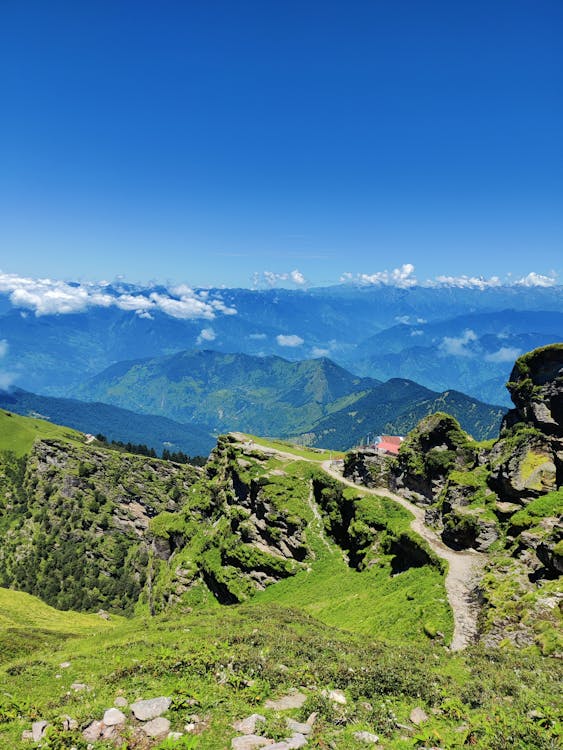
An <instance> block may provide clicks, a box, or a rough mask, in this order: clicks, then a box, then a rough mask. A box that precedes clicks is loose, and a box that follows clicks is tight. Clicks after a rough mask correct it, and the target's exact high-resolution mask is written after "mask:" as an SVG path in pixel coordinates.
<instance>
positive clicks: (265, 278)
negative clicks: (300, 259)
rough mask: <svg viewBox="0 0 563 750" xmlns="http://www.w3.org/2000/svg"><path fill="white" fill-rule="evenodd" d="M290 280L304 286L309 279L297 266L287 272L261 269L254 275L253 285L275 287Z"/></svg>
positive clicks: (255, 287) (256, 286) (297, 285)
mask: <svg viewBox="0 0 563 750" xmlns="http://www.w3.org/2000/svg"><path fill="white" fill-rule="evenodd" d="M284 281H289V282H291V283H292V284H294V285H295V286H296V287H304V286H306V284H307V279H306V278H305V276H304V275H303V274H302V273H301V271H299V269H297V268H295V269H294V270H293V271H288V272H287V273H274V272H273V271H260V272H256V273H254V274H253V275H252V287H253V288H254V289H258V288H260V287H269V288H270V289H273V288H274V287H276V286H278V284H280V283H282V282H284Z"/></svg>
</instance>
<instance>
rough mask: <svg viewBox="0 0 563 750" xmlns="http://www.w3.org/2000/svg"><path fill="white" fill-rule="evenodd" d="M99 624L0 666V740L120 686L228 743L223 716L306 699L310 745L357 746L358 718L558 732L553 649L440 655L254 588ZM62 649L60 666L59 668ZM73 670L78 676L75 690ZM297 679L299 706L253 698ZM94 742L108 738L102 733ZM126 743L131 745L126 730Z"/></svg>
mask: <svg viewBox="0 0 563 750" xmlns="http://www.w3.org/2000/svg"><path fill="white" fill-rule="evenodd" d="M28 604H30V605H31V606H32V610H33V611H35V609H36V608H35V607H34V606H33V605H32V603H30V602H28ZM16 606H17V607H19V606H20V605H19V604H17V605H16ZM41 607H42V605H39V608H41ZM59 614H60V613H59ZM10 616H11V615H10ZM64 616H65V618H67V619H66V624H62V625H61V621H60V619H59V616H58V615H56V614H54V613H52V619H51V620H49V617H47V620H46V621H44V622H43V624H44V625H47V626H48V627H51V628H52V629H54V630H56V628H57V627H61V628H62V631H63V635H66V634H68V632H69V631H73V630H77V629H78V625H75V624H74V619H75V618H77V619H78V620H80V621H82V619H83V618H82V617H81V616H77V615H76V614H75V613H65V615H64ZM14 617H15V619H17V616H14ZM105 625H106V629H105V631H103V632H102V631H101V630H100V631H98V632H94V631H92V632H87V631H85V632H84V633H83V634H82V635H79V636H78V637H75V638H73V639H72V640H68V639H66V640H64V639H61V641H60V642H58V643H54V644H50V646H49V648H48V650H42V649H41V648H36V647H35V645H34V644H31V646H30V649H29V651H28V653H27V654H25V655H22V656H21V657H20V658H17V659H14V660H12V661H11V662H10V663H8V664H5V665H4V666H3V667H0V746H1V747H5V748H10V749H11V750H20V749H22V750H23V748H24V747H29V743H25V742H23V741H22V740H21V733H22V731H23V730H24V729H29V728H30V727H31V722H32V721H34V720H37V719H40V718H41V719H45V720H48V721H50V722H53V723H55V724H56V722H57V721H58V720H59V717H60V716H61V715H62V714H68V715H70V716H72V717H73V718H74V719H76V720H77V721H78V723H79V726H80V727H84V726H86V725H88V724H89V723H90V722H91V721H92V720H93V719H96V718H101V716H102V715H103V712H104V710H105V709H106V708H108V707H110V706H111V705H112V704H113V702H114V700H115V698H116V697H117V696H118V695H122V696H124V697H125V698H126V699H127V700H128V701H129V702H132V701H133V700H135V699H138V698H148V697H154V696H158V695H169V696H171V697H172V699H173V703H172V707H171V709H170V711H169V712H168V714H167V716H168V718H169V719H170V721H171V725H172V729H173V730H180V731H182V730H183V727H184V725H185V723H186V721H187V720H188V719H189V716H190V715H191V714H193V713H197V714H198V715H199V716H201V717H202V718H204V719H205V720H206V724H207V728H206V729H205V730H204V731H203V732H202V734H201V735H199V736H198V738H197V739H196V740H194V744H193V745H190V747H193V748H196V749H197V750H217V749H218V748H226V747H229V746H230V743H231V738H232V737H234V736H235V734H236V733H235V731H234V730H233V729H232V727H231V724H232V722H233V720H235V719H240V718H243V717H245V716H248V715H249V714H251V713H254V712H258V713H264V715H265V716H266V717H267V720H268V722H267V726H268V727H271V728H275V729H277V730H278V731H279V729H280V727H283V723H284V720H285V717H286V716H288V715H289V716H293V717H294V718H296V719H300V720H303V719H305V718H306V717H307V716H308V714H309V713H310V712H311V711H312V710H316V711H318V719H317V723H316V725H315V730H314V732H313V736H312V737H311V738H310V746H311V747H312V748H315V747H317V748H323V747H331V746H332V747H337V748H339V749H342V750H360V748H361V747H365V746H362V745H361V744H359V743H358V742H357V741H356V740H355V739H354V738H353V733H354V732H355V731H358V730H367V731H372V732H375V733H376V734H379V735H380V737H381V745H382V746H383V747H385V748H387V750H406V749H407V748H415V747H420V746H421V745H423V740H424V738H426V739H427V740H429V741H432V742H433V743H434V744H435V743H436V742H437V741H440V747H444V748H456V747H463V746H465V745H466V744H467V745H470V746H471V747H475V748H476V749H477V750H506V748H508V747H510V748H513V747H514V748H516V750H534V749H536V750H548V749H549V748H554V747H556V746H557V742H558V739H557V737H558V735H559V738H560V725H558V724H557V717H556V712H557V707H558V706H559V705H560V700H561V680H560V678H561V668H560V664H559V662H557V661H556V660H546V659H540V658H539V657H534V656H532V655H528V654H524V653H512V652H507V653H502V652H496V653H494V654H491V653H485V652H483V651H481V650H480V649H474V650H472V651H470V652H468V653H467V654H465V655H451V654H448V653H447V652H445V651H444V650H443V648H441V647H438V646H437V645H435V644H434V643H433V642H431V641H427V640H425V641H422V642H421V643H420V644H418V645H413V646H408V645H401V644H398V643H393V644H391V645H387V644H385V643H384V642H382V641H381V640H379V639H378V638H372V637H366V636H365V635H354V634H350V633H346V632H343V631H341V630H338V629H335V628H330V627H327V626H326V625H323V624H321V623H319V622H318V620H316V619H314V618H311V617H309V616H307V615H306V614H303V613H301V612H299V611H296V610H294V609H288V608H285V607H280V606H278V605H274V604H266V603H264V602H261V603H259V602H257V601H255V602H253V603H252V604H248V605H242V606H236V607H229V608H223V609H220V610H218V611H217V610H214V611H212V612H205V611H203V610H199V611H197V612H193V613H191V614H184V615H182V614H180V613H178V612H175V613H173V614H170V615H165V616H159V617H155V618H144V617H137V618H134V619H132V620H129V621H125V620H124V621H116V622H115V623H114V624H113V625H112V624H111V623H109V624H107V623H106V624H105ZM64 661H68V662H70V666H69V667H68V668H66V669H61V667H60V664H61V663H62V662H64ZM56 675H60V677H56ZM73 682H82V683H85V684H86V685H87V686H88V688H89V689H87V690H84V691H81V692H75V691H74V690H72V689H71V688H70V685H71V684H72V683H73ZM301 686H303V687H301ZM296 687H297V688H300V689H301V690H303V691H304V692H305V694H306V696H307V702H306V704H305V706H304V707H303V709H302V710H293V711H290V712H275V711H272V710H268V709H266V708H265V707H264V701H265V699H266V698H268V697H276V696H279V695H283V694H285V693H286V692H287V691H288V690H289V689H291V688H296ZM330 688H339V689H341V690H343V691H344V692H345V694H346V696H347V704H346V706H341V707H338V706H333V705H331V703H330V701H327V700H326V699H325V698H323V696H322V691H323V690H326V689H330ZM188 701H195V705H193V706H192V705H189V702H188ZM415 706H420V707H423V708H424V709H425V711H426V712H427V714H428V716H429V719H428V722H427V723H426V724H425V725H424V726H423V727H420V728H419V729H415V728H413V730H412V731H409V730H405V729H403V728H400V727H397V723H399V724H408V723H409V718H408V717H409V713H410V711H411V710H412V709H413V708H414V707H415ZM531 711H539V712H540V714H541V717H542V718H541V721H539V720H537V719H531V718H528V714H529V713H530V712H531ZM125 713H126V714H128V711H127V710H125ZM461 725H463V727H462V726H461ZM282 734H283V732H282ZM509 738H510V739H509ZM79 741H80V738H79V736H76V737H75V738H73V739H72V740H71V741H69V742H68V743H67V744H65V745H60V744H59V745H55V744H49V745H44V747H46V748H48V749H49V750H52V749H53V748H65V749H66V748H69V747H71V746H72V744H71V743H74V746H76V747H78V748H80V750H82V748H83V747H84V745H81V744H79ZM507 743H508V744H507ZM157 746H158V745H157V743H154V745H153V747H157ZM94 747H95V750H102V748H103V747H107V746H105V745H104V744H103V743H101V742H99V743H96V744H95V746H94ZM127 747H128V748H130V750H134V749H135V748H139V747H140V746H139V745H136V744H134V743H133V742H131V743H130V744H128V745H127ZM143 747H146V745H143ZM162 747H164V744H163V745H162Z"/></svg>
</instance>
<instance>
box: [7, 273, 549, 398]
mask: <svg viewBox="0 0 563 750" xmlns="http://www.w3.org/2000/svg"><path fill="white" fill-rule="evenodd" d="M103 294H104V295H107V296H108V297H109V298H112V299H116V300H117V299H123V300H124V303H123V304H124V307H123V308H119V307H115V306H109V307H101V306H96V305H95V304H94V303H91V304H89V303H87V302H85V303H84V308H83V309H81V310H80V311H78V312H72V313H69V312H64V313H61V312H57V308H56V307H55V308H54V309H52V308H51V307H49V308H48V309H44V308H38V309H37V312H39V313H40V314H39V315H36V314H35V311H34V308H33V307H31V308H30V309H23V308H21V307H20V308H15V307H13V306H12V305H11V303H10V299H11V298H10V296H9V295H7V294H0V310H2V314H1V315H0V338H1V339H4V340H5V341H6V342H7V351H6V353H5V354H4V357H3V360H2V369H3V370H5V371H6V372H7V373H8V375H9V376H10V378H11V382H13V383H14V384H15V385H18V386H19V387H22V388H25V389H26V390H31V391H34V392H41V393H49V394H50V395H58V396H67V395H68V388H69V387H70V386H76V385H77V384H79V383H80V382H82V381H83V380H84V379H85V378H86V377H90V376H92V375H94V374H96V372H100V371H102V370H103V369H105V368H107V367H108V366H110V365H111V364H113V363H115V362H119V361H124V360H130V359H139V358H146V357H157V356H163V355H168V354H172V353H174V352H178V351H182V350H186V349H192V348H195V347H198V348H209V347H212V348H213V349H215V350H217V351H222V352H225V353H226V352H236V353H246V354H251V355H278V356H279V355H282V356H284V357H285V358H287V359H292V360H300V359H306V358H309V357H311V356H319V355H320V356H323V355H324V356H329V357H330V358H331V359H333V360H334V361H336V362H338V363H339V364H341V365H342V366H344V367H347V368H352V369H355V368H356V363H358V365H357V367H358V368H359V371H360V370H361V372H362V374H366V375H372V376H376V377H378V378H380V379H388V378H389V377H394V376H398V377H407V378H409V379H412V380H417V379H418V380H420V379H424V383H425V384H427V385H429V386H430V387H432V388H433V389H435V390H447V389H451V388H454V389H457V390H462V391H464V392H471V393H472V395H475V396H476V397H477V398H479V397H480V394H479V392H478V387H479V385H480V383H482V382H484V381H485V380H488V381H494V380H495V378H498V379H499V381H498V382H500V379H502V378H503V377H505V370H506V368H507V367H508V366H509V363H508V356H507V357H506V361H505V362H499V363H497V364H496V365H495V363H487V369H486V371H485V372H481V371H480V370H479V368H478V367H477V368H474V369H475V374H473V371H472V369H471V368H466V367H465V364H464V362H462V361H461V360H463V359H467V358H466V357H465V358H464V357H463V356H457V357H456V356H451V357H449V358H448V359H447V360H446V364H445V365H444V363H442V367H441V371H440V372H439V373H435V372H434V371H432V370H431V368H430V370H429V372H428V379H425V377H426V376H425V371H424V367H423V368H422V369H421V368H420V367H417V363H416V360H415V358H414V357H413V356H411V354H409V353H408V349H409V344H411V343H416V345H417V346H419V345H420V343H421V342H419V341H416V342H415V341H414V338H413V342H410V341H408V340H407V341H406V342H405V347H406V349H407V351H406V352H405V355H404V357H403V358H401V357H400V356H399V358H398V359H397V360H390V361H388V362H384V363H383V364H382V365H381V367H382V371H381V372H382V375H383V377H380V376H379V375H377V370H376V368H377V367H378V366H380V363H379V362H378V361H377V358H376V360H374V361H373V362H371V363H369V362H367V363H366V357H368V358H369V356H371V355H370V353H369V351H368V350H369V339H370V337H373V336H374V335H377V334H380V333H381V332H382V331H384V330H386V329H394V330H391V332H390V334H389V335H390V336H391V337H392V338H396V333H397V334H400V330H399V329H396V328H395V327H396V326H397V324H400V323H401V321H403V323H406V324H408V325H409V326H412V329H411V330H419V329H420V328H421V327H422V328H424V326H426V325H430V324H433V323H436V324H439V323H440V321H447V320H453V319H456V320H457V323H458V324H459V325H458V326H457V328H456V329H455V330H456V332H455V333H453V332H450V333H446V330H447V327H448V325H449V324H447V323H445V328H444V329H443V333H442V337H444V336H453V335H455V336H457V337H459V336H460V335H462V333H463V330H465V329H467V328H469V329H471V327H472V326H474V327H476V326H477V322H475V317H479V316H480V315H481V314H482V315H484V316H486V315H488V314H491V315H492V318H494V317H495V316H499V315H501V316H502V314H503V313H502V311H505V320H504V322H503V323H502V325H503V327H506V326H508V327H509V328H510V326H511V322H510V317H511V316H513V317H514V320H515V321H516V322H515V323H514V325H516V327H517V333H518V335H519V336H525V335H527V334H530V335H531V334H538V335H539V334H544V336H545V337H548V338H549V337H556V340H557V339H559V340H560V339H561V338H562V337H563V331H562V329H561V325H560V324H559V323H558V324H557V326H556V327H555V329H554V330H546V329H545V328H541V330H538V327H537V323H536V322H534V320H533V319H532V318H533V313H534V311H536V313H537V311H538V310H543V311H545V313H540V314H536V318H535V320H536V321H537V320H538V315H540V316H541V315H545V316H546V317H547V316H548V315H550V314H551V313H559V314H560V315H561V313H562V312H563V288H562V287H547V288H539V287H525V286H505V287H502V286H501V287H491V288H484V289H463V288H459V287H455V286H449V287H448V286H440V287H431V288H429V287H420V286H419V287H412V288H408V289H401V288H396V287H391V286H384V285H380V286H366V287H361V286H360V287H358V286H353V285H350V286H347V285H343V286H340V287H328V288H325V289H309V290H288V289H269V290H249V289H215V290H213V289H211V290H193V292H191V295H192V296H191V297H190V298H189V301H190V302H193V300H194V299H195V300H196V301H197V302H198V304H199V306H200V307H203V310H202V312H200V313H198V311H197V310H198V308H197V306H196V307H195V308H194V309H192V307H190V306H189V305H188V307H187V309H186V310H183V309H180V310H178V309H177V307H178V304H180V305H181V304H182V302H181V300H178V299H176V298H174V297H173V296H171V293H170V292H168V291H167V290H166V288H164V287H154V288H151V289H145V288H141V287H135V286H134V285H124V284H119V285H115V286H113V287H112V286H111V285H109V286H105V287H103ZM151 294H152V295H157V297H158V300H159V306H155V307H154V309H151V312H150V313H147V312H146V311H143V310H144V308H143V304H145V303H146V304H149V303H150V304H152V303H151V300H150V298H151ZM198 295H199V296H198ZM81 299H82V298H81ZM209 299H220V300H221V304H220V305H219V306H216V307H215V308H213V307H210V306H209V304H208V303H207V302H205V300H209ZM139 300H141V302H139ZM143 300H144V302H142V301H143ZM163 300H165V301H166V300H169V301H170V303H171V304H170V305H167V304H165V303H164V302H163ZM174 303H177V304H176V307H175V306H174ZM37 304H40V303H39V302H38V303H37ZM81 304H82V302H81ZM127 305H131V306H134V305H137V306H138V311H137V312H135V310H134V309H127V307H126V306H127ZM206 305H207V307H206ZM164 310H169V311H170V314H167V313H166V312H164ZM224 310H228V311H229V314H225V312H224ZM468 311H470V312H469V313H468ZM511 311H514V312H511ZM527 311H528V312H530V313H531V314H532V315H531V316H530V318H529V323H528V324H526V325H524V324H522V325H520V324H518V321H523V320H525V319H526V316H525V315H524V313H526V312H527ZM175 315H176V317H174V316H175ZM466 315H469V318H468V319H467V321H466V322H464V321H463V317H464V316H466ZM181 316H184V317H181ZM513 327H514V326H513ZM475 332H476V335H477V336H478V337H481V338H482V336H483V335H484V332H483V331H480V330H477V328H475ZM486 332H487V333H494V334H496V335H498V334H501V333H502V331H500V330H499V331H495V330H492V331H491V328H490V326H489V327H488V328H487V329H486ZM545 337H544V338H541V339H540V338H536V339H533V338H528V340H527V343H526V342H525V340H524V339H523V338H522V339H521V340H520V341H519V342H517V341H516V340H514V341H513V342H512V343H510V344H508V343H506V341H505V342H504V343H502V342H498V349H497V351H499V350H500V349H501V348H502V347H503V346H504V347H512V348H514V347H518V348H520V347H524V348H530V347H531V346H536V345H538V344H543V343H549V342H548V341H547V340H546V338H545ZM388 338H389V337H388ZM366 341H368V343H367V344H364V343H362V342H366ZM381 341H383V338H382V339H381ZM438 343H439V342H435V344H436V345H437V344H438ZM495 345H496V344H495ZM395 348H396V347H395ZM375 353H376V354H377V352H375ZM388 353H389V354H390V353H392V351H391V352H388ZM395 353H396V354H400V352H395ZM483 353H484V354H488V353H490V354H494V351H493V350H492V349H491V348H490V347H489V348H487V347H485V349H484V350H483ZM372 354H373V352H372ZM420 354H421V355H422V356H424V353H423V352H420ZM443 354H444V352H443V351H441V350H439V356H440V357H441V356H443ZM431 356H434V357H436V351H435V350H434V349H433V350H432V352H431ZM360 361H362V364H359V363H360ZM474 364H476V365H480V361H479V359H478V358H475V359H474ZM370 368H371V369H370ZM458 368H461V375H460V376H459V377H458V374H457V370H458ZM448 370H449V371H450V373H449V374H448ZM436 375H439V376H440V379H439V380H435V381H432V377H435V376H436ZM462 376H463V378H465V379H462ZM476 389H477V390H476ZM495 393H498V395H497V398H494V396H495ZM487 398H488V400H492V401H493V402H495V401H499V400H501V399H503V398H504V394H503V390H502V388H498V390H496V386H494V385H492V384H491V390H490V395H487Z"/></svg>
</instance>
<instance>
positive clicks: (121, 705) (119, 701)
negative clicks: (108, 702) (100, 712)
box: [113, 695, 129, 708]
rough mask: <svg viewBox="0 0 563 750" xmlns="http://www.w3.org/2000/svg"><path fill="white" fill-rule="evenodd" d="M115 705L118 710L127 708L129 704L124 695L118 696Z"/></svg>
mask: <svg viewBox="0 0 563 750" xmlns="http://www.w3.org/2000/svg"><path fill="white" fill-rule="evenodd" d="M113 705H114V706H117V707H118V708H127V706H128V705H129V704H128V703H127V701H126V700H125V698H124V697H123V696H122V695H118V696H117V698H116V699H115V700H114V702H113Z"/></svg>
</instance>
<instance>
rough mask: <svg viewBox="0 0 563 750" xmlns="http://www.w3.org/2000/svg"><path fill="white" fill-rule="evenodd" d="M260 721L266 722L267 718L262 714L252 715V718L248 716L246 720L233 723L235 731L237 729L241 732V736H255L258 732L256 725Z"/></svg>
mask: <svg viewBox="0 0 563 750" xmlns="http://www.w3.org/2000/svg"><path fill="white" fill-rule="evenodd" d="M259 721H260V722H264V721H266V717H265V716H262V714H251V715H250V716H247V717H246V719H241V720H240V721H235V722H234V723H233V729H236V730H237V732H240V733H241V734H254V732H255V731H256V724H257V723H258V722H259Z"/></svg>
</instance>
